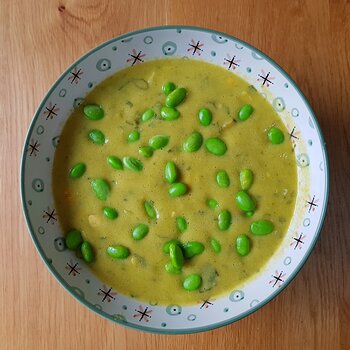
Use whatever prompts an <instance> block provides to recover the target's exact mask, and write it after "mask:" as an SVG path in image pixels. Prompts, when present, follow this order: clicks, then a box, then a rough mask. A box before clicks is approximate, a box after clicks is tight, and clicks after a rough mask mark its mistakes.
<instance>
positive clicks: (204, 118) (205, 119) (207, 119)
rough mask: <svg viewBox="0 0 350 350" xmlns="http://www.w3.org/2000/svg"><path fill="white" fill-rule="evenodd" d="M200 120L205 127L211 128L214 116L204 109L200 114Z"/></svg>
mask: <svg viewBox="0 0 350 350" xmlns="http://www.w3.org/2000/svg"><path fill="white" fill-rule="evenodd" d="M198 119H199V122H200V123H201V124H202V125H203V126H209V125H210V124H211V121H212V119H213V116H212V114H211V112H210V111H209V109H207V108H202V109H200V110H199V112H198Z"/></svg>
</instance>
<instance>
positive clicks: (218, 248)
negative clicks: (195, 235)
mask: <svg viewBox="0 0 350 350" xmlns="http://www.w3.org/2000/svg"><path fill="white" fill-rule="evenodd" d="M210 245H211V247H212V249H213V251H214V252H215V253H216V254H219V253H220V252H221V243H220V242H219V241H218V240H217V239H214V238H213V239H211V240H210Z"/></svg>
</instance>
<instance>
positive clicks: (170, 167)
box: [164, 161, 178, 184]
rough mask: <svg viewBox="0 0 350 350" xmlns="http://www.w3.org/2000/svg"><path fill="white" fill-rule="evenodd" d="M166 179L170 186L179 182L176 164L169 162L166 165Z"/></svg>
mask: <svg viewBox="0 0 350 350" xmlns="http://www.w3.org/2000/svg"><path fill="white" fill-rule="evenodd" d="M164 177H165V180H166V181H168V182H169V183H170V184H172V183H174V182H175V181H176V180H177V177H178V170H177V168H176V165H175V163H174V162H172V161H169V162H167V163H166V164H165V168H164Z"/></svg>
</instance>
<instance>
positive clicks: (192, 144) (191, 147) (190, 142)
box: [182, 131, 203, 152]
mask: <svg viewBox="0 0 350 350" xmlns="http://www.w3.org/2000/svg"><path fill="white" fill-rule="evenodd" d="M202 143H203V136H202V134H201V133H199V132H197V131H195V132H193V133H192V134H191V135H190V136H189V137H188V138H187V140H186V141H185V142H184V144H183V145H182V147H183V150H184V151H185V152H196V151H198V150H199V149H200V148H201V146H202Z"/></svg>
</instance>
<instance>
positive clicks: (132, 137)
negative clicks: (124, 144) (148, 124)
mask: <svg viewBox="0 0 350 350" xmlns="http://www.w3.org/2000/svg"><path fill="white" fill-rule="evenodd" d="M138 140H140V132H139V131H138V130H133V131H131V132H130V133H129V135H128V142H129V143H132V142H136V141H138Z"/></svg>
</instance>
